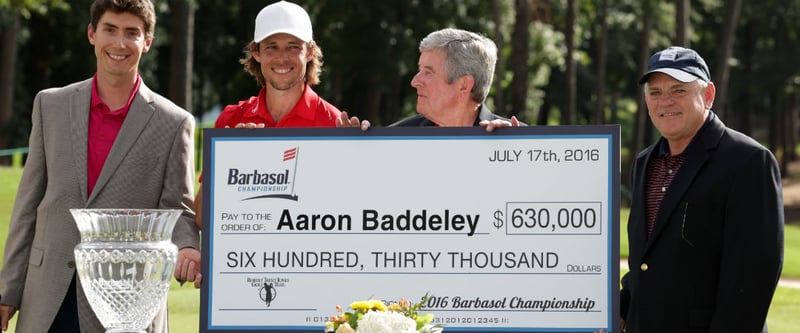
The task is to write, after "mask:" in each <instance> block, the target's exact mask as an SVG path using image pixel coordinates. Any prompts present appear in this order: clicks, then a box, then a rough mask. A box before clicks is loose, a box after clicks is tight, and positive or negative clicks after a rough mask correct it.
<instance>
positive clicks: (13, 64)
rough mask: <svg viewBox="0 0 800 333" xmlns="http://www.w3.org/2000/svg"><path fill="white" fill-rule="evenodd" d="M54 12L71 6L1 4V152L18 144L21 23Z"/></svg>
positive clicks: (44, 1) (53, 0)
mask: <svg viewBox="0 0 800 333" xmlns="http://www.w3.org/2000/svg"><path fill="white" fill-rule="evenodd" d="M51 9H52V10H65V9H69V5H68V4H67V3H66V2H64V0H29V1H22V2H18V1H12V2H2V1H0V42H2V45H1V46H0V149H4V148H9V147H10V146H11V144H12V143H13V142H14V141H15V137H13V135H14V134H15V132H16V131H15V130H13V129H12V127H13V126H12V118H13V115H14V109H15V107H14V104H15V103H14V100H15V98H14V96H15V88H16V86H17V75H16V71H17V59H18V56H17V55H18V52H19V51H18V50H19V45H20V42H19V37H20V36H19V35H20V30H21V26H22V22H21V20H22V21H27V20H29V19H30V18H31V16H32V15H34V14H42V13H46V12H47V11H48V10H51ZM9 163H10V159H9V158H7V157H3V156H0V164H9Z"/></svg>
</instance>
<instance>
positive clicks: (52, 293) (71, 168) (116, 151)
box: [0, 79, 199, 332]
mask: <svg viewBox="0 0 800 333" xmlns="http://www.w3.org/2000/svg"><path fill="white" fill-rule="evenodd" d="M91 95H92V79H88V80H85V81H82V82H78V83H74V84H71V85H69V86H66V87H63V88H53V89H47V90H43V91H41V92H39V94H37V95H36V99H35V100H34V103H33V114H32V123H33V127H32V129H31V136H30V141H29V153H28V159H27V161H26V163H25V169H24V171H23V174H22V179H21V181H20V185H19V189H18V193H17V199H16V202H15V203H14V209H13V212H12V215H11V224H10V226H9V231H8V240H7V242H6V248H5V252H4V257H3V267H2V270H1V271H0V303H2V304H8V305H12V306H14V307H16V308H17V309H19V312H18V319H17V331H18V332H46V331H47V329H48V328H49V327H50V324H51V323H52V321H53V319H54V318H55V315H56V313H57V312H58V309H59V306H60V305H61V303H62V300H63V299H64V296H65V294H66V292H67V287H68V286H69V285H70V282H71V280H72V276H73V274H75V261H74V260H75V259H74V256H73V248H74V247H75V245H77V244H78V243H79V242H80V235H79V233H78V229H77V227H76V226H75V223H74V221H73V219H72V216H71V215H70V213H69V209H70V208H174V209H182V210H183V211H184V213H183V216H181V219H180V220H179V221H178V223H177V225H176V226H175V229H174V231H173V242H174V243H175V244H176V245H177V246H178V248H184V247H194V248H198V247H199V234H198V231H197V228H196V227H195V224H194V212H193V211H192V204H193V203H192V200H193V193H194V171H193V168H194V136H193V135H194V117H192V115H191V114H189V113H188V112H186V111H185V110H183V109H182V108H180V107H178V106H177V105H175V104H173V103H172V102H170V101H169V100H167V99H166V98H164V97H162V96H160V95H158V94H156V93H154V92H152V91H151V90H150V89H149V88H147V86H145V84H144V83H142V84H141V86H140V87H139V90H138V92H137V94H136V97H135V98H134V99H133V102H132V104H131V107H130V110H129V111H128V115H127V116H126V118H125V121H124V123H123V124H122V128H121V129H120V132H119V134H118V136H117V139H116V141H115V142H114V145H113V147H112V149H111V151H110V152H109V155H108V158H107V160H106V162H105V164H104V165H103V169H102V171H101V172H100V175H99V177H98V179H97V183H96V185H95V188H94V190H93V192H92V193H87V191H88V189H87V179H86V155H87V133H88V125H89V104H90V100H91ZM77 292H78V312H79V314H80V316H79V317H80V323H81V331H82V332H104V329H103V327H102V325H101V324H100V322H99V320H98V319H97V318H96V316H95V315H94V313H93V312H92V311H91V307H90V306H89V305H88V303H87V301H86V298H85V296H84V294H83V289H82V287H81V285H80V281H78V288H77ZM150 331H153V332H165V331H167V326H166V306H164V307H162V311H161V313H160V314H159V315H158V317H157V320H156V321H155V322H154V325H152V327H151V328H150Z"/></svg>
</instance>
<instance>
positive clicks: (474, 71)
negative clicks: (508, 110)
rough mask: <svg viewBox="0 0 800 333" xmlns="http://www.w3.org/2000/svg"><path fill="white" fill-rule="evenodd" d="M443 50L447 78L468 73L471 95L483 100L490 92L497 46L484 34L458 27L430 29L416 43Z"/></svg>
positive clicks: (450, 78)
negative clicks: (427, 33)
mask: <svg viewBox="0 0 800 333" xmlns="http://www.w3.org/2000/svg"><path fill="white" fill-rule="evenodd" d="M428 50H442V51H444V53H445V54H446V59H445V61H444V69H445V72H446V73H447V82H448V83H453V81H455V80H456V79H458V78H460V77H462V76H464V75H470V76H472V78H473V79H474V80H475V86H473V87H472V91H471V92H470V97H471V98H472V99H473V100H474V101H476V102H478V103H483V101H484V100H485V99H486V96H487V95H489V88H490V87H491V84H492V78H493V77H494V66H495V63H496V62H497V46H495V44H494V42H493V41H492V40H491V39H489V38H486V37H483V36H481V35H478V34H476V33H474V32H470V31H466V30H460V29H452V28H447V29H442V30H438V31H434V32H432V33H430V34H429V35H428V36H427V37H425V38H423V39H422V42H420V43H419V51H420V52H422V51H428Z"/></svg>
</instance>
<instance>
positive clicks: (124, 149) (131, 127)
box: [89, 82, 155, 202]
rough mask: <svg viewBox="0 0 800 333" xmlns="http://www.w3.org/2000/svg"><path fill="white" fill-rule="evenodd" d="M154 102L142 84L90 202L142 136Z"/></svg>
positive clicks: (98, 178)
mask: <svg viewBox="0 0 800 333" xmlns="http://www.w3.org/2000/svg"><path fill="white" fill-rule="evenodd" d="M152 102H153V101H152V98H151V96H150V90H149V89H147V87H146V86H145V85H144V82H142V83H141V85H140V86H139V91H138V92H137V93H136V97H134V98H133V102H131V107H130V109H129V110H128V114H127V115H126V116H125V121H124V122H123V123H122V127H121V128H120V130H119V134H117V138H116V140H114V145H113V146H112V147H111V151H110V152H109V153H108V157H107V158H106V162H105V164H103V169H102V170H101V171H100V175H99V176H98V177H97V183H96V184H95V187H94V191H92V193H91V196H90V197H89V202H91V201H92V200H93V199H94V198H95V197H96V196H97V193H100V191H101V190H102V189H103V187H104V186H105V185H106V183H108V180H109V179H110V178H111V176H112V175H113V174H114V172H116V170H117V168H118V167H119V165H120V164H121V163H122V160H123V159H125V156H126V155H127V154H128V151H129V150H130V149H131V147H133V145H134V143H136V140H137V139H138V138H139V136H140V135H141V134H142V131H143V130H144V128H145V125H147V123H148V122H149V121H150V118H151V117H152V116H153V113H154V111H155V109H154V108H153V106H152Z"/></svg>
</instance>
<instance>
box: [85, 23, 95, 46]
mask: <svg viewBox="0 0 800 333" xmlns="http://www.w3.org/2000/svg"><path fill="white" fill-rule="evenodd" d="M86 37H88V38H89V44H92V45H94V27H93V26H92V24H91V23H89V25H88V26H87V27H86Z"/></svg>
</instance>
